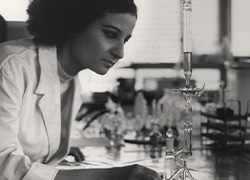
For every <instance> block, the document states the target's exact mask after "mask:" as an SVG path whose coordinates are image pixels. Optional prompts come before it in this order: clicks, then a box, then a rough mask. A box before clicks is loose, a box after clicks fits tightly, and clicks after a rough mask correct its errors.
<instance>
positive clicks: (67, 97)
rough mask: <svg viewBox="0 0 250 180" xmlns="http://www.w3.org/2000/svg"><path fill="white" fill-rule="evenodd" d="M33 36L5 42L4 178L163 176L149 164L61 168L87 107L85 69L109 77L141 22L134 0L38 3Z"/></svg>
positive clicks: (1, 63)
mask: <svg viewBox="0 0 250 180" xmlns="http://www.w3.org/2000/svg"><path fill="white" fill-rule="evenodd" d="M27 12H28V15H29V19H28V21H27V29H28V31H29V32H30V34H31V35H33V36H32V37H33V38H32V39H31V38H30V39H29V38H28V39H21V40H15V41H9V42H5V43H3V44H1V45H0V52H1V53H0V132H1V133H0V142H1V143H0V180H21V179H22V180H53V179H55V180H59V179H60V180H63V179H67V180H71V179H87V180H95V179H98V180H99V179H104V180H105V179H109V180H112V179H116V180H118V179H120V180H123V179H124V180H125V179H129V180H130V179H131V180H132V179H133V180H135V179H138V180H139V179H143V180H146V179H149V180H150V179H160V177H159V175H158V174H157V173H156V172H155V171H152V170H150V169H147V168H145V167H143V166H139V165H133V166H125V167H119V168H118V167H117V168H110V169H85V170H58V169H56V167H55V166H56V164H57V163H58V162H60V161H61V160H63V158H64V157H65V156H66V155H67V154H68V152H69V139H70V138H69V135H70V125H71V122H72V120H74V119H75V117H76V113H77V111H78V109H79V107H80V105H81V102H80V97H79V94H80V93H79V92H80V88H79V87H80V85H79V82H78V80H77V78H76V75H77V73H78V72H79V71H81V70H84V69H91V70H92V71H94V72H96V73H98V74H102V75H104V74H106V73H107V71H108V70H109V68H111V67H112V66H113V65H114V64H115V63H116V62H117V61H118V60H119V59H121V58H122V57H123V55H124V54H123V53H124V51H123V50H124V44H125V43H126V42H127V41H128V40H129V38H130V37H131V34H132V31H133V28H134V26H135V23H136V19H137V8H136V5H135V4H134V2H133V0H73V1H72V0H33V1H32V3H31V4H30V5H29V7H28V10H27Z"/></svg>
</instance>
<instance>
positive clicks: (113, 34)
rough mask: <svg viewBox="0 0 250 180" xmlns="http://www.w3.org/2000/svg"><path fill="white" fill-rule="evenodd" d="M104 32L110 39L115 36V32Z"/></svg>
mask: <svg viewBox="0 0 250 180" xmlns="http://www.w3.org/2000/svg"><path fill="white" fill-rule="evenodd" d="M104 33H105V34H106V36H107V37H108V38H110V39H114V38H116V37H117V35H116V33H114V32H111V31H104Z"/></svg>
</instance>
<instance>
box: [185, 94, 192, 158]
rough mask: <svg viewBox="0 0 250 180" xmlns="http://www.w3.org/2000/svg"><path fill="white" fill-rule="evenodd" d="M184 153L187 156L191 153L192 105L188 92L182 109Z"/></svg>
mask: <svg viewBox="0 0 250 180" xmlns="http://www.w3.org/2000/svg"><path fill="white" fill-rule="evenodd" d="M184 141H185V149H184V153H185V154H186V155H187V156H191V155H192V107H191V102H190V94H187V95H186V104H185V110H184Z"/></svg>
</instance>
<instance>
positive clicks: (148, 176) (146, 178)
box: [55, 165, 161, 180]
mask: <svg viewBox="0 0 250 180" xmlns="http://www.w3.org/2000/svg"><path fill="white" fill-rule="evenodd" d="M55 180H161V178H160V176H159V175H158V174H157V173H156V172H155V171H153V170H151V169H148V168H146V167H144V166H141V165H131V166H124V167H114V168H109V169H81V170H79V169H78V170H59V171H58V173H57V175H56V177H55Z"/></svg>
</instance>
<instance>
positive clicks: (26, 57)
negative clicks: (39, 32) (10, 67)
mask: <svg viewBox="0 0 250 180" xmlns="http://www.w3.org/2000/svg"><path fill="white" fill-rule="evenodd" d="M37 49H38V47H37V45H35V44H34V43H33V41H32V39H31V38H26V39H18V40H11V41H6V42H4V43H1V44H0V52H1V53H0V67H1V66H3V65H4V64H5V63H7V62H9V61H12V62H13V61H16V63H25V62H26V63H29V61H30V60H34V59H36V57H37V52H38V50H37Z"/></svg>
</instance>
